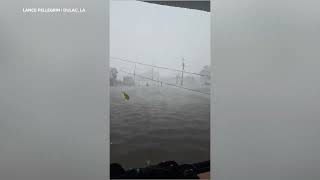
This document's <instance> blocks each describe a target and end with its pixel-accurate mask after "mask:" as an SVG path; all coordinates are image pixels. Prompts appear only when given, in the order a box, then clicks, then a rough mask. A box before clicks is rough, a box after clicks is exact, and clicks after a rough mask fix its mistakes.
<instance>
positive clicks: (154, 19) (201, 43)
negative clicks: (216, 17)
mask: <svg viewBox="0 0 320 180" xmlns="http://www.w3.org/2000/svg"><path fill="white" fill-rule="evenodd" d="M110 6H111V8H110V9H111V10H110V54H111V57H120V58H126V59H132V60H137V61H139V62H143V63H148V64H152V63H153V64H154V65H158V66H166V67H171V68H176V69H181V62H182V57H184V58H185V63H186V71H192V72H199V71H200V70H201V69H202V67H203V66H205V65H210V13H209V12H204V11H199V10H191V9H185V8H177V7H168V6H161V5H156V4H150V3H145V2H138V1H111V5H110ZM110 65H111V66H116V67H120V68H122V69H125V70H131V71H132V70H133V65H132V64H128V63H121V62H120V63H117V62H114V61H111V62H110ZM144 70H145V67H144V66H139V67H138V66H137V71H138V72H143V71H144ZM168 73H169V72H168V71H160V74H161V75H168Z"/></svg>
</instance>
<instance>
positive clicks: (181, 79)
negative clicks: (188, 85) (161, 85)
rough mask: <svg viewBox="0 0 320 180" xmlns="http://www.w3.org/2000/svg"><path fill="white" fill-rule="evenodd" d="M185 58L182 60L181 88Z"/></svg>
mask: <svg viewBox="0 0 320 180" xmlns="http://www.w3.org/2000/svg"><path fill="white" fill-rule="evenodd" d="M183 71H184V58H182V71H181V86H183Z"/></svg>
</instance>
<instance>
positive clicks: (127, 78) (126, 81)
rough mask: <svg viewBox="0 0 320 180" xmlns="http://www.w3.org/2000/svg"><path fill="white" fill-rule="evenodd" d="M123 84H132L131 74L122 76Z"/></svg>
mask: <svg viewBox="0 0 320 180" xmlns="http://www.w3.org/2000/svg"><path fill="white" fill-rule="evenodd" d="M123 85H125V86H134V85H135V83H134V78H133V77H132V76H124V77H123Z"/></svg>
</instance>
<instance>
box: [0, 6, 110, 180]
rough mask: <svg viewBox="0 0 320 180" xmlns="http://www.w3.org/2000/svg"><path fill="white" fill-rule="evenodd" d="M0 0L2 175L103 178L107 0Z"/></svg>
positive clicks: (30, 178) (33, 178) (7, 178)
mask: <svg viewBox="0 0 320 180" xmlns="http://www.w3.org/2000/svg"><path fill="white" fill-rule="evenodd" d="M1 3H2V6H1V7H0V27H1V28H0V39H1V40H0V55H1V59H0V82H1V83H0V179H3V180H10V179H12V180H16V179H25V180H37V179H39V180H44V179H45V180H49V179H52V180H56V179H69V180H73V179H74V180H81V179H86V180H87V179H101V180H102V179H105V174H106V163H105V161H106V143H105V135H106V134H105V133H106V129H105V117H106V115H107V114H106V113H107V104H106V102H107V97H108V96H107V93H106V90H107V81H106V79H107V73H106V70H107V67H106V64H107V58H106V57H107V56H106V47H107V39H106V35H107V32H108V31H107V24H106V23H107V16H106V14H107V13H106V2H105V1H90V2H89V1H83V0H78V1H64V0H58V1H43V0H36V1H34V0H33V1H32V2H31V1H19V2H18V1H9V0H5V1H1ZM26 7H84V8H86V9H87V13H86V14H81V15H80V14H79V15H49V14H41V15H40V14H33V15H30V14H29V15H24V14H22V8H26Z"/></svg>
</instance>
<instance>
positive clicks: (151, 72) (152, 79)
mask: <svg viewBox="0 0 320 180" xmlns="http://www.w3.org/2000/svg"><path fill="white" fill-rule="evenodd" d="M152 66H153V63H152ZM151 79H152V84H153V67H151Z"/></svg>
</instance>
